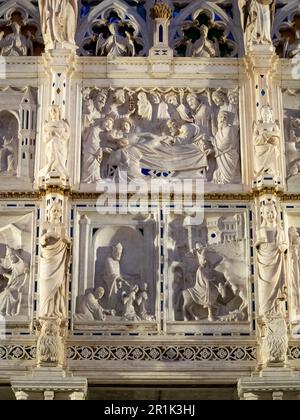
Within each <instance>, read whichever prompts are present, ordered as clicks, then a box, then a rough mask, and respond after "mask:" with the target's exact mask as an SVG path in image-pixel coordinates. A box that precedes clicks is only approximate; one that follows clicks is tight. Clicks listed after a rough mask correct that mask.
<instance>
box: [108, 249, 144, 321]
mask: <svg viewBox="0 0 300 420" xmlns="http://www.w3.org/2000/svg"><path fill="white" fill-rule="evenodd" d="M122 253H123V246H122V244H120V243H118V244H117V245H115V246H113V248H112V255H111V257H108V258H107V259H106V261H105V269H104V282H105V284H106V287H107V295H108V298H107V304H108V306H109V307H110V308H113V309H115V310H116V312H117V315H119V313H118V312H119V308H120V298H121V294H122V289H123V288H124V287H125V286H127V287H129V289H131V285H130V283H129V282H128V280H129V281H130V280H133V279H136V276H128V275H125V274H122V273H121V267H120V261H121V258H122ZM123 291H124V289H123Z"/></svg>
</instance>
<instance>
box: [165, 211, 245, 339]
mask: <svg viewBox="0 0 300 420" xmlns="http://www.w3.org/2000/svg"><path fill="white" fill-rule="evenodd" d="M206 207H207V209H205V212H204V214H203V215H201V214H199V215H198V216H195V215H192V216H190V215H187V214H183V215H176V214H170V215H169V216H167V218H166V225H165V226H166V228H165V229H166V230H167V232H165V242H164V246H165V279H166V280H165V282H166V288H167V293H166V296H167V307H168V315H167V316H168V321H167V329H168V330H171V331H178V332H179V331H185V332H186V331H189V332H209V333H211V332H214V331H215V332H216V331H226V332H228V331H245V330H247V329H248V330H249V323H248V321H249V319H250V317H251V306H250V304H249V302H250V301H249V298H250V294H249V287H250V277H249V273H250V259H249V252H250V243H249V226H248V217H249V214H248V210H246V206H245V210H242V211H241V210H240V209H237V208H234V206H217V205H215V206H214V205H207V206H206ZM208 207H209V208H208ZM224 207H226V209H225V210H224Z"/></svg>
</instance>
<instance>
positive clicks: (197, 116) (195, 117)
mask: <svg viewBox="0 0 300 420" xmlns="http://www.w3.org/2000/svg"><path fill="white" fill-rule="evenodd" d="M186 101H187V104H188V106H189V108H190V115H185V113H184V112H182V111H181V109H182V108H179V109H178V110H179V112H180V113H181V118H182V119H183V120H184V121H186V122H193V123H194V124H196V125H197V126H198V127H199V129H200V131H201V132H202V133H203V134H206V135H207V136H208V137H210V136H211V109H210V107H209V106H208V105H207V104H205V103H204V101H201V102H200V100H199V99H198V98H197V95H195V94H194V93H189V94H187V96H186Z"/></svg>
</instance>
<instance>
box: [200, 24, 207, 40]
mask: <svg viewBox="0 0 300 420" xmlns="http://www.w3.org/2000/svg"><path fill="white" fill-rule="evenodd" d="M200 33H201V35H202V36H204V37H205V38H207V35H208V27H207V26H206V25H201V26H200Z"/></svg>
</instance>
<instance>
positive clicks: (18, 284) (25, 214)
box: [0, 203, 37, 326]
mask: <svg viewBox="0 0 300 420" xmlns="http://www.w3.org/2000/svg"><path fill="white" fill-rule="evenodd" d="M32 206H33V207H34V205H30V207H32ZM36 219H37V214H36V213H35V212H34V211H30V210H28V209H27V208H26V207H24V206H22V205H21V204H19V205H18V206H17V204H4V203H3V204H1V207H0V316H1V319H4V320H5V323H6V324H7V325H8V326H9V325H15V324H20V323H21V324H22V323H24V322H28V321H29V316H30V315H31V314H32V312H33V296H32V282H33V279H34V274H35V272H34V263H35V252H34V249H35V248H34V246H35V245H34V244H35V235H34V232H35V230H36V228H35V224H36V223H37V222H35V220H36Z"/></svg>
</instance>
